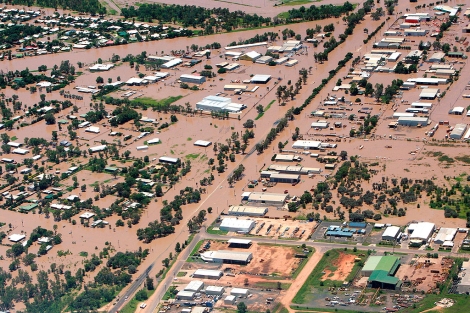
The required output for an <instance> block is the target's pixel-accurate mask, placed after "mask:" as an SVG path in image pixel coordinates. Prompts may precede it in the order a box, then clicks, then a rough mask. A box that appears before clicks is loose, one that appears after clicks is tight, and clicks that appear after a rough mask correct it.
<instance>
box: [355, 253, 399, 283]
mask: <svg viewBox="0 0 470 313" xmlns="http://www.w3.org/2000/svg"><path fill="white" fill-rule="evenodd" d="M399 267H400V259H399V258H397V257H395V256H370V257H369V258H368V259H367V261H366V263H365V264H364V267H363V268H362V270H361V274H362V276H364V277H369V279H368V283H369V284H370V285H371V287H372V288H382V289H393V290H395V289H397V288H399V287H400V286H401V282H400V280H399V279H398V278H396V277H394V276H393V275H395V273H396V272H397V270H398V268H399Z"/></svg>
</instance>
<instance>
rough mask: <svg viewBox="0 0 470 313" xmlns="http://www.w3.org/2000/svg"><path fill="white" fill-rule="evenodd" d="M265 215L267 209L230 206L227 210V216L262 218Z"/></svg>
mask: <svg viewBox="0 0 470 313" xmlns="http://www.w3.org/2000/svg"><path fill="white" fill-rule="evenodd" d="M266 213H268V208H266V207H257V206H242V205H232V206H230V208H229V209H228V214H229V215H239V216H264V215H266Z"/></svg>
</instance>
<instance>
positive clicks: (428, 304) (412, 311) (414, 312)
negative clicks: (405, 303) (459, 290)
mask: <svg viewBox="0 0 470 313" xmlns="http://www.w3.org/2000/svg"><path fill="white" fill-rule="evenodd" d="M443 298H450V299H453V300H454V301H455V303H454V305H453V306H451V307H450V308H447V309H443V310H442V311H437V310H433V311H428V312H443V313H461V312H468V308H469V307H470V296H467V295H454V294H441V295H433V294H432V295H427V296H426V298H425V299H424V300H423V301H421V302H419V303H416V305H414V306H412V307H409V308H406V309H402V310H400V312H403V313H420V312H423V311H425V310H428V309H431V308H433V307H434V306H435V305H434V303H435V302H436V301H439V300H441V299H443Z"/></svg>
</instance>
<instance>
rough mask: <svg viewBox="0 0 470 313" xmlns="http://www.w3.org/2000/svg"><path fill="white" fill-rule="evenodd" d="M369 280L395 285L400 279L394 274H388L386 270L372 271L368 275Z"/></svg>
mask: <svg viewBox="0 0 470 313" xmlns="http://www.w3.org/2000/svg"><path fill="white" fill-rule="evenodd" d="M369 281H376V282H379V283H384V284H391V285H396V284H397V283H398V282H399V281H400V280H399V279H398V278H396V277H394V276H388V273H387V272H386V271H381V270H376V271H373V272H372V274H371V275H370V277H369Z"/></svg>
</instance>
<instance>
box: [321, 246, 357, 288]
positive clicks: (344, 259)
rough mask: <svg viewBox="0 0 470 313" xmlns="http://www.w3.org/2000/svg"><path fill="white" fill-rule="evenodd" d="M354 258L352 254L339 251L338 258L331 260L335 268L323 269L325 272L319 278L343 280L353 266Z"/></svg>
mask: <svg viewBox="0 0 470 313" xmlns="http://www.w3.org/2000/svg"><path fill="white" fill-rule="evenodd" d="M355 258H356V256H355V255H353V254H346V253H342V252H340V253H339V256H338V258H337V259H336V260H335V261H334V262H333V264H332V265H329V266H333V267H335V268H336V269H335V270H331V269H325V271H324V272H325V274H324V275H323V276H322V278H321V280H327V279H330V280H339V281H344V280H346V278H347V277H348V275H349V273H351V270H352V269H353V267H354V259H355Z"/></svg>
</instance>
